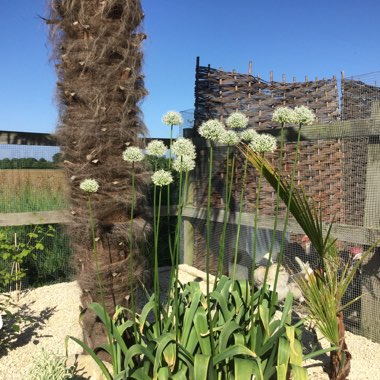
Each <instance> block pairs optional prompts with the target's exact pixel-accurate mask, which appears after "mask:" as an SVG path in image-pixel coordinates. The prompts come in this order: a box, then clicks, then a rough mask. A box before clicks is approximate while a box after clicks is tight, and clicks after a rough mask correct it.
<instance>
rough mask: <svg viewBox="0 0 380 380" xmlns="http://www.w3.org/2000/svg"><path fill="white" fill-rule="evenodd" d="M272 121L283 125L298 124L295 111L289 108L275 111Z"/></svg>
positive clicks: (279, 108) (280, 108)
mask: <svg viewBox="0 0 380 380" xmlns="http://www.w3.org/2000/svg"><path fill="white" fill-rule="evenodd" d="M272 120H273V121H276V122H277V123H281V124H285V123H286V124H294V123H296V122H297V120H296V118H295V113H294V110H292V109H291V108H289V107H278V108H276V109H275V110H274V112H273V116H272Z"/></svg>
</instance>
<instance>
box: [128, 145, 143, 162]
mask: <svg viewBox="0 0 380 380" xmlns="http://www.w3.org/2000/svg"><path fill="white" fill-rule="evenodd" d="M143 159H144V153H143V152H142V151H141V149H140V148H138V147H137V146H130V147H128V148H127V149H126V150H125V151H124V152H123V160H124V161H128V162H138V161H142V160H143Z"/></svg>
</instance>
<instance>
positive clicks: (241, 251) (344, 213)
mask: <svg viewBox="0 0 380 380" xmlns="http://www.w3.org/2000/svg"><path fill="white" fill-rule="evenodd" d="M377 83H380V73H377V74H372V75H371V76H361V77H355V78H349V79H345V78H342V81H341V85H340V86H339V87H340V88H338V84H337V80H336V79H335V78H331V79H324V80H315V81H306V82H303V83H301V82H291V83H286V82H274V81H272V80H271V81H264V80H262V79H260V78H259V77H254V76H252V75H250V74H238V73H235V72H224V71H222V70H216V69H212V68H210V67H202V66H198V67H197V72H196V85H195V98H196V100H195V113H194V117H195V122H194V126H195V130H196V129H197V128H198V127H199V126H200V125H201V123H202V122H203V121H205V120H208V119H210V118H218V119H224V118H226V117H227V116H228V115H229V114H230V113H232V112H233V111H236V110H239V111H241V112H243V113H245V114H246V115H247V116H249V120H250V124H249V127H251V128H254V129H255V130H257V131H259V132H262V131H263V132H266V133H271V134H273V135H275V136H278V135H279V125H276V124H275V123H273V122H272V121H271V119H272V113H273V110H274V109H275V108H276V107H277V106H280V105H287V106H290V107H294V106H298V105H307V106H309V107H310V108H311V109H313V110H314V111H315V112H316V115H317V117H318V120H317V123H316V124H315V125H312V126H309V127H307V128H306V127H305V128H303V130H302V137H301V146H300V155H299V158H298V161H297V164H296V165H297V166H296V182H297V184H302V186H303V187H304V188H305V190H306V193H307V194H308V195H309V196H311V197H313V199H314V200H315V201H316V202H319V203H320V204H321V205H322V208H323V211H324V213H323V215H324V221H325V222H332V221H334V228H333V234H334V236H335V237H336V238H337V239H338V247H339V250H340V251H341V254H342V257H343V258H344V260H345V261H350V260H352V258H353V255H354V254H355V252H358V251H360V250H361V251H363V250H365V249H366V248H368V247H369V246H370V245H371V244H373V243H374V242H375V241H376V240H377V239H379V238H380V195H379V194H380V192H379V191H378V189H379V188H380V139H379V137H380V112H379V111H380V87H379V86H378V85H377ZM339 90H340V91H339ZM296 135H297V130H296V129H295V128H292V127H290V128H288V129H287V130H286V140H287V141H286V143H285V147H284V160H283V163H284V166H283V167H284V169H283V170H284V172H285V174H288V175H290V173H291V168H292V164H293V160H294V154H295V141H296ZM194 140H195V142H196V144H197V150H198V157H197V160H198V163H197V166H196V171H195V174H194V180H193V198H192V202H191V204H189V206H188V207H187V211H186V212H185V223H187V227H186V228H184V231H185V235H186V231H188V229H187V228H190V227H191V228H190V230H191V241H192V242H193V243H194V244H193V248H192V250H191V254H190V255H187V254H186V252H184V255H185V261H186V260H187V262H188V263H189V264H193V265H195V266H196V267H198V268H199V269H204V268H205V252H206V233H205V230H206V228H205V226H206V224H205V223H206V220H205V219H206V218H205V212H204V211H205V208H206V202H207V178H208V154H209V149H208V147H207V145H206V144H205V143H204V142H203V141H202V140H201V139H199V138H195V139H194ZM233 154H234V153H233ZM233 154H231V156H230V158H232V157H233ZM278 157H279V152H278V151H277V152H274V153H273V154H272V155H271V156H270V159H271V160H272V162H273V163H274V165H277V162H278ZM235 159H236V162H235V168H234V181H233V192H232V196H231V204H230V209H229V219H228V224H227V233H226V243H225V260H224V271H225V273H229V271H230V269H231V263H232V260H233V256H234V253H235V250H236V247H237V250H238V264H239V270H240V275H241V276H242V277H247V276H248V273H249V272H250V269H251V267H252V251H253V241H254V233H253V232H254V229H253V226H254V212H255V205H256V201H257V200H256V188H257V184H258V175H257V172H255V171H254V170H253V168H249V169H248V174H247V188H246V190H245V192H244V194H243V198H242V199H243V211H244V213H243V217H242V227H241V230H240V235H239V239H238V241H237V239H236V236H237V229H238V227H237V224H238V211H239V204H240V202H239V200H240V190H241V187H242V176H243V158H242V157H241V155H240V154H239V153H236V156H235ZM213 162H214V164H213V173H212V195H211V205H212V212H211V219H212V223H211V230H212V237H211V254H212V260H211V262H212V266H213V268H214V269H215V268H216V265H217V257H218V254H219V247H220V237H221V235H222V229H223V218H224V209H225V193H224V191H225V173H226V147H216V148H215V149H214V159H213ZM229 162H230V164H231V160H230V161H229ZM229 169H230V170H231V169H232V168H231V166H230V167H229ZM275 199H276V196H275V193H274V191H273V190H272V188H271V187H270V186H269V184H267V183H266V182H265V181H263V183H262V190H261V192H260V200H259V220H258V224H257V225H258V233H257V235H256V238H255V239H256V241H257V256H256V264H257V263H259V262H260V261H261V262H262V261H263V256H264V255H265V254H266V253H267V252H268V251H269V248H270V246H271V245H272V244H273V245H274V251H275V252H276V251H279V249H280V246H281V241H282V239H283V236H284V246H285V261H284V265H285V266H286V267H287V269H288V270H289V272H291V273H294V272H296V271H297V270H298V271H299V267H298V266H297V264H296V262H295V257H296V256H298V257H299V258H301V259H302V261H304V262H306V261H308V262H309V263H310V264H311V265H312V267H314V268H316V267H318V265H320V263H319V260H318V257H317V256H316V255H315V253H314V251H313V247H311V246H310V244H309V243H308V242H307V241H306V240H305V237H304V234H303V231H302V230H301V229H300V228H299V226H297V224H296V223H295V222H294V220H292V218H290V223H289V226H288V229H287V231H286V232H285V234H284V231H283V224H281V222H280V223H279V225H278V226H277V227H276V228H275V230H274V226H273V220H274V215H275ZM284 215H285V207H283V206H282V207H281V211H280V218H282V220H283V219H284ZM189 226H190V227H189ZM190 230H189V231H190ZM188 240H189V239H188V237H187V238H186V236H185V243H186V241H188ZM379 268H380V250H379V248H377V249H376V250H375V251H374V254H373V255H372V256H371V257H370V258H369V260H367V262H366V263H365V265H363V266H362V268H361V272H360V273H359V274H358V275H357V276H356V277H355V279H354V281H353V283H352V286H351V287H350V289H349V290H348V292H347V294H346V299H345V301H346V302H348V301H350V300H353V299H354V298H356V297H357V296H359V295H362V296H363V297H362V299H361V300H358V301H356V302H354V303H353V304H352V305H351V306H350V307H349V308H348V309H347V310H346V314H345V316H346V322H347V326H348V327H349V328H350V329H351V330H352V331H354V332H356V333H360V334H362V335H365V336H367V337H369V338H371V339H373V340H376V341H380V332H379V330H378V328H377V326H378V324H379V323H380V319H379V317H374V316H376V315H378V313H377V312H376V310H378V309H379V308H380V282H379V278H380V269H379Z"/></svg>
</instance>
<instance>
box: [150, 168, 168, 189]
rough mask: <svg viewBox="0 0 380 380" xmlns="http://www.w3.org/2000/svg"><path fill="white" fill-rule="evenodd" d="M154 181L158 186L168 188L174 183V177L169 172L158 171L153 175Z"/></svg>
mask: <svg viewBox="0 0 380 380" xmlns="http://www.w3.org/2000/svg"><path fill="white" fill-rule="evenodd" d="M151 178H152V181H153V183H154V184H155V185H156V186H160V187H162V186H167V185H170V184H171V183H172V182H173V177H172V175H171V173H170V172H169V171H167V170H163V169H161V170H157V171H156V172H154V173H153V175H152V177H151Z"/></svg>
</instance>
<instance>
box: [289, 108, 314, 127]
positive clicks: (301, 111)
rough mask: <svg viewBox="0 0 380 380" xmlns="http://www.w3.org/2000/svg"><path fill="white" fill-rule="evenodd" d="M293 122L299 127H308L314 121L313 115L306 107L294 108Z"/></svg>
mask: <svg viewBox="0 0 380 380" xmlns="http://www.w3.org/2000/svg"><path fill="white" fill-rule="evenodd" d="M294 115H295V120H296V121H295V122H296V123H297V124H300V125H310V124H313V122H314V121H315V119H316V117H315V113H314V112H313V111H312V110H311V109H310V108H308V107H305V106H300V107H296V108H294Z"/></svg>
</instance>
